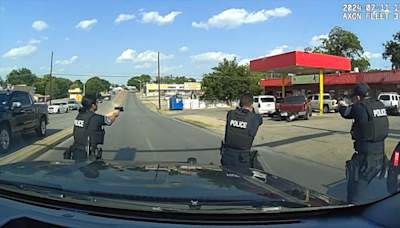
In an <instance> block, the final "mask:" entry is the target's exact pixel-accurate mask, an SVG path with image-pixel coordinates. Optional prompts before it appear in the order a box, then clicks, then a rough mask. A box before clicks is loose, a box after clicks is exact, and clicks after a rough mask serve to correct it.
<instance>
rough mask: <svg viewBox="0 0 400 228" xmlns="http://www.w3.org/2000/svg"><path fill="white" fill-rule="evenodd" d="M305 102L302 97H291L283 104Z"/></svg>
mask: <svg viewBox="0 0 400 228" xmlns="http://www.w3.org/2000/svg"><path fill="white" fill-rule="evenodd" d="M305 101H306V99H305V97H304V96H293V97H288V98H286V99H285V103H292V104H297V103H303V102H305Z"/></svg>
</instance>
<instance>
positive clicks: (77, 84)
mask: <svg viewBox="0 0 400 228" xmlns="http://www.w3.org/2000/svg"><path fill="white" fill-rule="evenodd" d="M76 88H79V89H81V90H82V91H83V82H82V81H81V80H75V81H74V82H73V83H72V85H71V86H70V89H76Z"/></svg>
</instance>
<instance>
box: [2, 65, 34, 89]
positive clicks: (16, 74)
mask: <svg viewBox="0 0 400 228" xmlns="http://www.w3.org/2000/svg"><path fill="white" fill-rule="evenodd" d="M36 78H37V77H36V75H35V74H33V73H32V71H31V70H29V69H27V68H20V69H18V70H12V71H11V72H10V73H9V74H8V75H7V82H8V83H9V84H11V85H19V84H26V85H27V86H32V85H33V84H34V83H35V81H36Z"/></svg>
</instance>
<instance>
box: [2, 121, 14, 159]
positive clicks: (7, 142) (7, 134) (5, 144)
mask: <svg viewBox="0 0 400 228" xmlns="http://www.w3.org/2000/svg"><path fill="white" fill-rule="evenodd" d="M3 137H4V138H3ZM11 139H12V137H11V131H10V129H9V128H8V127H7V126H6V125H0V154H5V153H7V152H8V151H9V150H10V145H11V141H12V140H11ZM4 141H5V142H4Z"/></svg>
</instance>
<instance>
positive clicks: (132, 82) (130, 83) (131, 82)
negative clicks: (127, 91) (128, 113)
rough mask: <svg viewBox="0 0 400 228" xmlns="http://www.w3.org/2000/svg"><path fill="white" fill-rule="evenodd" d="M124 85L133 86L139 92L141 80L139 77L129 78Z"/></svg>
mask: <svg viewBox="0 0 400 228" xmlns="http://www.w3.org/2000/svg"><path fill="white" fill-rule="evenodd" d="M126 84H127V85H128V86H135V87H136V88H137V89H139V90H141V89H142V88H141V86H143V85H142V80H141V78H140V77H139V76H137V77H132V78H130V79H129V80H128V82H127V83H126Z"/></svg>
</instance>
